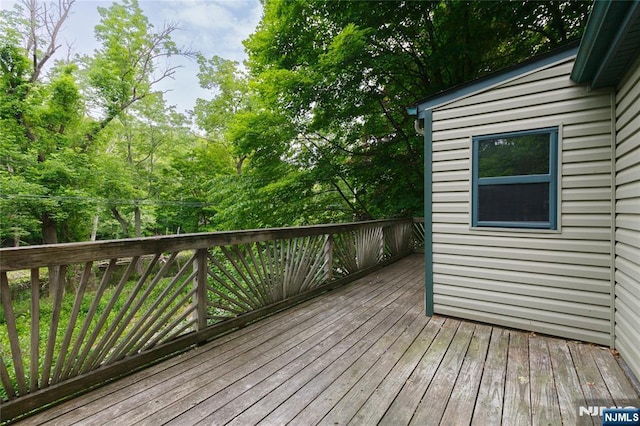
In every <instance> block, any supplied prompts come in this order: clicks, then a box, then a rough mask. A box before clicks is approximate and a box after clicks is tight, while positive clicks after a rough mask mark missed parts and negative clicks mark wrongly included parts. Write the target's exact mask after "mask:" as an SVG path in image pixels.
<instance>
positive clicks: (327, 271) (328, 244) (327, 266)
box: [324, 234, 333, 282]
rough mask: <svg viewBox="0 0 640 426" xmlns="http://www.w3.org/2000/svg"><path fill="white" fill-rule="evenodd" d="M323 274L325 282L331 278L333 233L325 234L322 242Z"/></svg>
mask: <svg viewBox="0 0 640 426" xmlns="http://www.w3.org/2000/svg"><path fill="white" fill-rule="evenodd" d="M324 275H325V277H326V279H327V282H330V281H331V280H332V279H333V235H331V234H327V236H326V241H325V244H324Z"/></svg>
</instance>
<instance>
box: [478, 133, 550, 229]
mask: <svg viewBox="0 0 640 426" xmlns="http://www.w3.org/2000/svg"><path fill="white" fill-rule="evenodd" d="M537 134H548V135H549V169H548V170H549V172H548V173H546V174H532V175H512V176H500V177H485V178H480V177H479V158H478V157H479V146H480V142H482V141H484V140H488V139H496V138H507V137H514V136H529V135H537ZM558 135H559V130H558V127H545V128H541V129H532V130H520V131H515V132H505V133H493V134H489V135H481V136H473V137H472V139H471V151H472V158H471V165H472V178H471V179H472V184H471V194H472V195H471V226H472V228H511V229H514V228H515V229H543V230H557V229H558V179H559V175H558V138H559V136H558ZM528 183H548V184H549V221H547V222H518V221H486V220H485V221H481V220H479V218H478V216H479V209H480V207H479V206H480V204H479V200H478V198H479V192H480V186H483V185H510V184H528Z"/></svg>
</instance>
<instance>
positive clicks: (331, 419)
mask: <svg viewBox="0 0 640 426" xmlns="http://www.w3.org/2000/svg"><path fill="white" fill-rule="evenodd" d="M416 306H417V307H418V309H421V304H417V305H416ZM416 314H417V315H416V317H415V318H414V319H413V322H412V323H411V324H410V325H409V326H408V327H407V328H406V329H405V330H404V331H403V332H402V333H401V334H400V335H399V336H398V337H397V339H396V340H395V341H394V342H393V343H392V344H391V345H390V346H389V347H388V348H387V349H385V351H384V352H383V353H381V354H380V356H379V357H378V358H377V360H376V361H375V363H374V364H373V365H372V366H371V368H370V369H369V370H367V371H366V373H365V374H364V375H363V376H362V377H361V378H360V379H359V380H358V381H357V382H356V383H355V384H354V386H353V387H351V389H350V390H349V391H348V392H347V393H346V394H345V395H344V396H343V397H342V399H341V400H340V401H339V402H338V403H337V404H336V405H335V406H334V407H333V408H332V409H331V410H330V411H329V412H328V413H327V414H326V415H325V416H324V418H323V419H322V420H321V421H320V423H319V424H346V423H349V421H350V420H351V419H352V418H353V416H355V414H356V413H357V412H358V410H359V409H360V408H361V407H362V406H363V405H364V404H365V403H366V402H367V400H368V399H369V398H370V397H371V396H372V395H373V394H375V393H378V392H379V391H380V390H379V389H378V386H379V385H380V383H381V382H382V381H383V380H384V378H385V377H386V376H387V374H389V372H390V371H391V370H392V369H393V367H394V366H395V365H396V363H397V362H398V360H399V359H400V358H401V357H402V355H403V354H404V353H405V352H406V351H407V349H408V348H409V347H410V346H411V343H412V342H413V341H414V340H415V339H416V338H417V337H418V335H419V334H420V332H421V331H422V330H423V329H424V327H425V326H426V324H427V323H428V322H429V319H428V318H427V317H425V316H424V315H421V313H420V312H419V311H418V312H416ZM346 374H350V372H349V371H347V372H346Z"/></svg>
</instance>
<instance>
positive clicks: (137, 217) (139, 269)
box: [133, 204, 144, 275]
mask: <svg viewBox="0 0 640 426" xmlns="http://www.w3.org/2000/svg"><path fill="white" fill-rule="evenodd" d="M133 216H134V227H135V230H136V238H140V237H142V212H141V211H140V206H138V205H137V204H136V206H135V207H134V209H133ZM143 272H144V267H143V264H142V258H139V259H138V263H136V273H137V274H138V275H142V273H143Z"/></svg>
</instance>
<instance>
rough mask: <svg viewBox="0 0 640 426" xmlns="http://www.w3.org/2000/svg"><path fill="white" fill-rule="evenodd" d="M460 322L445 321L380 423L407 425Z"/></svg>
mask: <svg viewBox="0 0 640 426" xmlns="http://www.w3.org/2000/svg"><path fill="white" fill-rule="evenodd" d="M459 326H460V322H458V321H456V320H453V319H451V318H449V319H446V320H445V321H444V323H443V324H442V328H441V329H440V331H439V332H438V334H437V336H436V338H435V339H434V341H433V342H432V344H431V346H430V347H429V351H427V352H426V353H425V354H424V356H423V357H422V359H421V360H420V363H419V364H418V366H417V367H416V369H415V370H414V371H413V373H412V374H411V376H409V379H408V380H407V382H406V383H405V384H404V386H403V387H402V389H401V390H400V392H399V393H398V395H397V396H396V399H395V400H394V401H393V403H392V404H391V406H390V407H389V409H388V410H387V412H386V413H385V415H384V416H383V417H382V420H381V421H380V423H381V424H384V425H405V424H409V422H410V421H411V418H412V417H413V414H414V413H415V411H416V409H417V407H418V405H419V404H420V401H421V400H422V396H423V395H424V393H425V392H426V391H427V388H428V387H429V384H430V383H431V381H432V380H433V377H434V376H435V374H436V372H437V371H438V368H439V366H440V363H441V362H442V359H443V358H444V356H445V354H446V353H447V349H449V346H450V344H451V341H452V340H453V338H454V336H455V334H456V331H457V330H458V327H459Z"/></svg>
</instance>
